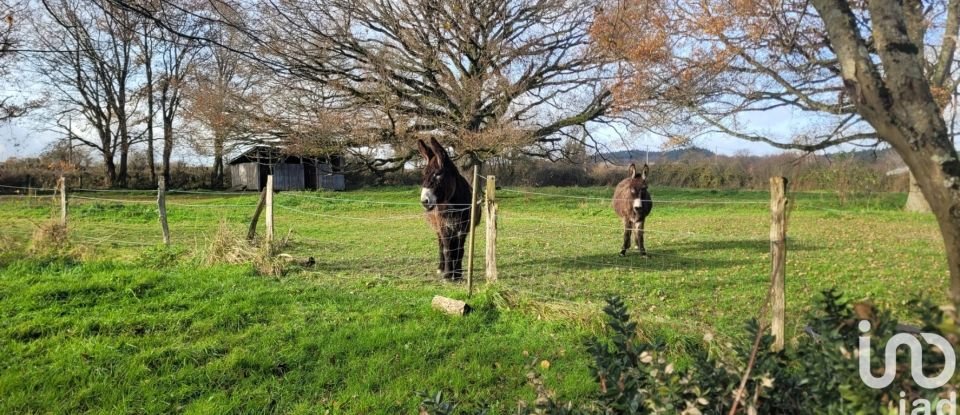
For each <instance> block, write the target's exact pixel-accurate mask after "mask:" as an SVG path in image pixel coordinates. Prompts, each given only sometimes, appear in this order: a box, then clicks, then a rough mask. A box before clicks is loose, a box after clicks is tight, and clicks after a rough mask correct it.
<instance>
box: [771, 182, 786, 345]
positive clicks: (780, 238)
mask: <svg viewBox="0 0 960 415" xmlns="http://www.w3.org/2000/svg"><path fill="white" fill-rule="evenodd" d="M786 193H787V178H785V177H771V178H770V260H771V267H770V285H771V287H770V305H771V308H772V315H773V321H772V322H771V324H770V330H771V331H772V332H773V336H774V338H775V340H774V342H773V349H774V350H775V351H780V350H783V344H784V326H785V324H786V323H785V320H786V315H785V314H786V281H785V274H786V263H787V216H786V211H787V209H786V207H787V197H786Z"/></svg>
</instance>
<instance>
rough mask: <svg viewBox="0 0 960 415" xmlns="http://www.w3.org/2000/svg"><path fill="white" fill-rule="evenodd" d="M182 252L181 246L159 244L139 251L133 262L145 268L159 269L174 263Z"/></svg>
mask: <svg viewBox="0 0 960 415" xmlns="http://www.w3.org/2000/svg"><path fill="white" fill-rule="evenodd" d="M183 253H184V249H183V248H179V247H176V246H167V245H164V244H159V245H155V246H151V247H149V248H147V249H145V250H144V251H143V252H141V253H140V255H139V256H137V259H136V261H134V263H135V264H136V265H137V266H141V267H145V268H153V269H161V268H165V267H168V266H171V265H174V264H176V263H177V261H178V260H179V259H180V257H181V256H182V255H183Z"/></svg>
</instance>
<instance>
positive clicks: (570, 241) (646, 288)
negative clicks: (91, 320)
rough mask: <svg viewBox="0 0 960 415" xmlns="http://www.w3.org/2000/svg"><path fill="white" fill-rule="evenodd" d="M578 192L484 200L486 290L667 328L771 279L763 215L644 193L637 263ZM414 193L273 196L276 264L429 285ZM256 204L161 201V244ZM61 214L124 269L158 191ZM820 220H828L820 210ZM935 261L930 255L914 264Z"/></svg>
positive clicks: (208, 234) (797, 242) (154, 223)
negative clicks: (636, 306)
mask: <svg viewBox="0 0 960 415" xmlns="http://www.w3.org/2000/svg"><path fill="white" fill-rule="evenodd" d="M484 179H486V178H484ZM56 190H57V189H50V188H44V189H37V188H32V189H31V188H23V187H13V186H0V192H2V193H4V194H3V195H2V196H0V207H2V209H0V220H2V221H3V222H4V225H5V226H3V227H2V228H0V241H2V240H4V239H6V240H9V241H13V242H15V243H19V244H20V246H24V247H25V246H28V244H29V240H30V239H31V237H32V235H33V234H34V232H35V230H36V229H37V228H38V227H39V226H40V224H42V222H44V221H46V220H50V219H51V218H55V217H58V216H59V209H60V205H59V195H58V194H56ZM580 191H581V190H577V189H570V190H568V191H564V190H563V189H558V190H556V191H549V192H548V191H543V190H539V189H536V190H530V189H515V188H509V189H507V188H503V189H497V190H496V193H497V195H496V196H497V197H496V198H495V201H496V203H497V205H498V213H497V219H496V220H497V237H496V241H497V242H496V264H497V270H498V279H499V282H498V289H502V290H507V291H509V292H512V293H518V294H520V295H523V296H525V297H527V298H534V299H537V300H538V301H541V300H542V301H549V302H553V303H555V304H558V305H561V306H562V305H567V306H574V305H576V306H578V307H579V306H582V305H584V304H597V303H602V302H603V300H604V297H605V296H607V295H608V294H610V293H618V294H620V295H622V296H624V297H625V298H626V299H627V300H633V301H634V302H637V303H642V304H645V306H646V307H647V310H648V311H651V309H650V307H660V308H661V309H662V308H669V309H670V312H669V313H667V314H666V315H668V316H670V318H673V319H675V320H676V321H686V320H687V319H686V318H685V317H684V316H686V315H687V314H688V313H700V311H689V310H688V309H691V308H692V309H696V305H695V304H684V303H676V304H674V303H670V300H672V299H673V298H674V297H675V296H676V294H673V292H674V291H676V290H680V291H683V290H699V291H702V292H707V293H713V294H712V296H715V297H710V296H708V297H704V298H701V299H700V301H701V302H705V303H708V302H710V301H717V299H718V298H721V297H722V298H723V301H737V302H742V303H743V304H757V303H759V302H760V301H763V298H762V297H763V296H764V293H765V292H766V291H767V290H766V287H768V286H769V278H770V235H769V231H770V210H769V206H770V202H769V201H765V200H723V199H722V196H720V197H717V198H716V199H708V198H704V197H702V196H701V197H697V198H682V197H676V196H674V197H658V196H656V189H654V196H653V198H652V201H653V206H654V209H653V212H652V213H651V215H650V217H649V218H648V219H647V223H646V226H645V229H644V242H645V245H646V251H647V255H645V256H644V255H641V254H640V253H639V252H638V250H637V248H636V246H633V247H632V249H631V250H630V251H628V252H627V254H626V255H625V256H623V257H621V256H619V255H618V254H619V251H620V249H621V244H622V242H623V231H624V227H623V224H622V223H621V221H620V219H619V218H618V217H617V216H616V214H615V213H614V212H613V210H612V208H611V206H610V204H611V198H604V197H599V196H597V195H595V194H594V195H581V194H576V193H577V192H580ZM418 193H419V190H418V189H410V190H409V191H405V192H391V193H382V194H381V193H378V192H375V191H374V192H366V193H333V194H330V193H320V192H294V191H283V192H279V193H275V194H274V195H273V201H272V207H273V211H272V216H273V227H274V228H275V229H276V237H277V238H278V239H285V240H286V241H287V244H286V246H285V247H284V248H283V252H284V253H287V254H289V255H291V256H293V257H296V258H307V257H312V258H313V259H314V261H313V263H312V265H311V266H310V267H308V268H305V269H304V270H303V271H302V272H303V273H304V274H305V275H309V276H317V277H325V278H335V279H337V280H342V281H364V282H367V283H370V284H378V283H380V282H390V283H404V284H407V283H409V284H432V283H438V282H439V281H441V278H440V277H438V276H437V274H436V272H437V269H438V267H439V266H440V264H439V261H440V257H441V249H442V244H440V243H438V242H439V241H438V240H437V235H436V233H435V232H434V231H433V230H432V229H431V227H430V226H429V225H428V223H427V221H426V220H425V214H424V211H423V207H422V206H421V204H420V202H419V201H418ZM259 199H260V194H259V193H252V192H248V193H242V192H220V191H184V190H170V191H167V192H166V213H167V220H168V222H169V228H170V234H171V240H172V244H174V245H176V246H180V247H183V248H185V249H186V250H188V251H195V252H197V254H198V255H202V254H203V252H204V251H205V250H207V249H208V248H209V246H210V245H211V243H212V241H213V240H214V239H215V238H216V235H217V233H218V232H219V230H220V228H221V227H227V228H229V229H231V230H233V231H235V232H236V233H238V234H245V233H246V230H247V227H248V226H249V225H250V222H251V220H252V219H253V217H254V212H255V211H256V209H257V205H258V203H259ZM480 199H481V200H482V199H483V197H480ZM67 205H68V229H69V233H68V234H69V238H70V241H71V242H72V243H73V244H75V245H78V246H82V247H85V248H87V249H89V250H92V251H93V255H95V256H96V255H103V256H110V257H136V256H138V255H141V254H142V253H143V252H145V251H146V248H148V247H153V246H158V245H160V244H161V243H162V234H161V227H160V225H159V223H158V206H157V192H156V191H127V190H103V189H69V190H68V192H67ZM482 207H483V205H482V204H481V205H479V208H482ZM451 208H452V209H461V210H462V209H469V205H467V206H462V205H458V206H452V207H451ZM804 209H806V211H805V212H810V211H816V209H817V208H816V206H814V205H811V206H806V205H805V207H804ZM820 212H823V213H829V211H828V209H826V208H824V209H822V210H820ZM796 214H797V211H793V212H791V215H796ZM486 220H489V217H488V215H487V212H483V214H482V215H481V222H480V223H479V225H478V226H477V228H476V229H475V232H476V238H475V246H474V250H475V253H476V259H475V261H474V278H475V279H476V280H478V282H480V283H482V282H483V279H484V275H485V272H486V265H485V261H484V252H485V250H486V245H487V243H488V241H487V238H486V237H485V224H484V221H486ZM817 220H819V219H817ZM811 223H815V222H811ZM266 226H267V225H266V223H265V220H262V219H261V220H260V221H259V222H258V226H257V228H256V232H257V233H258V234H259V235H263V234H264V233H265V232H266ZM823 226H830V225H829V224H826V225H823ZM924 232H927V231H924ZM929 232H930V233H929V235H927V234H925V235H923V237H924V238H925V239H926V240H934V241H935V240H936V237H937V235H936V229H935V227H931V230H930V231H929ZM801 233H802V232H797V233H796V235H793V234H791V233H789V232H788V241H789V243H788V245H787V246H788V249H789V250H790V254H789V255H788V258H790V260H791V261H793V262H792V263H793V264H802V263H803V262H804V261H808V260H817V261H822V262H827V259H829V260H832V261H833V262H836V261H840V260H841V259H839V258H831V256H835V255H836V253H835V252H831V250H832V249H835V250H840V249H847V248H848V247H845V246H844V244H845V243H847V242H844V241H846V240H839V239H838V240H821V239H818V238H817V237H813V236H808V235H806V234H804V235H801ZM856 237H857V235H852V236H850V238H856ZM631 245H633V243H631ZM468 246H469V245H468V243H466V242H465V241H464V242H463V243H462V244H460V245H456V244H455V245H454V246H452V247H450V248H448V249H449V250H450V251H452V252H454V253H457V252H464V251H465V250H467V249H468ZM851 249H852V248H851ZM869 249H873V250H875V252H874V254H875V255H878V256H882V255H888V256H893V255H897V254H899V253H898V252H894V251H895V250H897V249H899V250H901V251H902V250H903V248H902V247H897V246H896V245H892V244H885V243H878V244H875V245H872V246H871V247H870V248H869ZM918 252H920V250H919V249H918ZM856 254H858V253H852V254H851V255H856ZM918 255H926V254H923V253H922V252H921V253H920V254H918ZM937 260H938V259H937V258H935V253H934V254H932V255H930V258H928V259H924V261H927V262H930V263H932V262H935V261H937ZM464 262H466V258H464ZM927 262H924V263H927ZM464 266H466V265H464ZM791 266H792V265H791ZM796 268H797V269H798V270H800V269H803V267H801V266H797V267H796ZM787 281H788V285H791V286H792V287H793V289H795V290H798V291H803V292H809V291H811V288H810V287H808V283H809V281H810V279H809V276H808V275H806V274H805V273H804V272H802V271H798V272H797V273H796V274H791V275H790V276H788V278H787ZM814 286H815V285H814ZM751 308H752V307H751ZM753 311H754V310H752V309H751V310H750V312H753ZM657 315H661V314H659V313H657ZM745 316H746V315H745ZM696 317H697V319H699V320H701V321H702V320H704V319H706V320H709V319H710V318H712V317H711V316H710V315H708V314H703V315H697V316H696ZM651 318H652V317H651ZM665 318H666V317H665ZM738 320H742V319H739V318H738Z"/></svg>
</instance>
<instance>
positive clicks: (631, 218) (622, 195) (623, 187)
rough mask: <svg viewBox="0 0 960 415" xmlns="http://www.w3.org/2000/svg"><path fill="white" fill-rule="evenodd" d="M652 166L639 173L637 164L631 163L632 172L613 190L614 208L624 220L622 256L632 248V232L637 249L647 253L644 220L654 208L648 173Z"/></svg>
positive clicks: (641, 252)
mask: <svg viewBox="0 0 960 415" xmlns="http://www.w3.org/2000/svg"><path fill="white" fill-rule="evenodd" d="M648 172H650V167H648V166H647V165H646V164H644V165H643V169H642V170H641V171H640V175H639V176H638V175H637V166H636V165H634V164H630V174H629V175H628V176H627V178H626V179H623V181H621V182H620V183H619V184H618V185H617V190H615V191H614V192H613V210H614V211H616V212H617V215H619V216H620V219H622V220H623V247H622V248H620V256H625V255H627V249H630V232H631V231H632V232H634V233H636V238H637V249H639V250H640V254H641V255H647V250H646V248H644V246H643V222H644V221H645V220H646V219H647V215H649V214H650V210H652V209H653V200H652V199H651V197H650V192H648V191H647V173H648Z"/></svg>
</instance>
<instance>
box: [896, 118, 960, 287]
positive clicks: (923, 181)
mask: <svg viewBox="0 0 960 415" xmlns="http://www.w3.org/2000/svg"><path fill="white" fill-rule="evenodd" d="M942 138H943V141H946V142H947V143H949V140H947V137H946V134H944V135H943V136H942ZM948 154H952V157H953V159H952V162H951V161H950V160H949V159H945V158H943V155H948ZM901 156H904V160H905V161H907V165H908V166H910V170H911V171H912V172H914V174H915V175H916V180H917V184H919V185H920V189H921V190H922V191H923V195H924V196H925V197H926V200H927V202H929V207H930V209H931V210H932V211H933V214H934V216H935V217H936V218H937V224H938V225H939V226H940V233H941V234H942V236H943V244H944V248H945V249H946V255H947V267H948V269H949V271H950V299H951V301H953V303H954V304H955V305H960V169H958V165H957V164H958V163H957V159H956V157H957V155H956V152H955V151H954V150H953V148H952V147H943V146H930V147H923V148H920V149H919V150H917V151H910V152H909V153H908V154H907V155H904V154H901ZM931 159H932V160H944V162H940V163H929V162H924V161H925V160H931Z"/></svg>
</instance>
